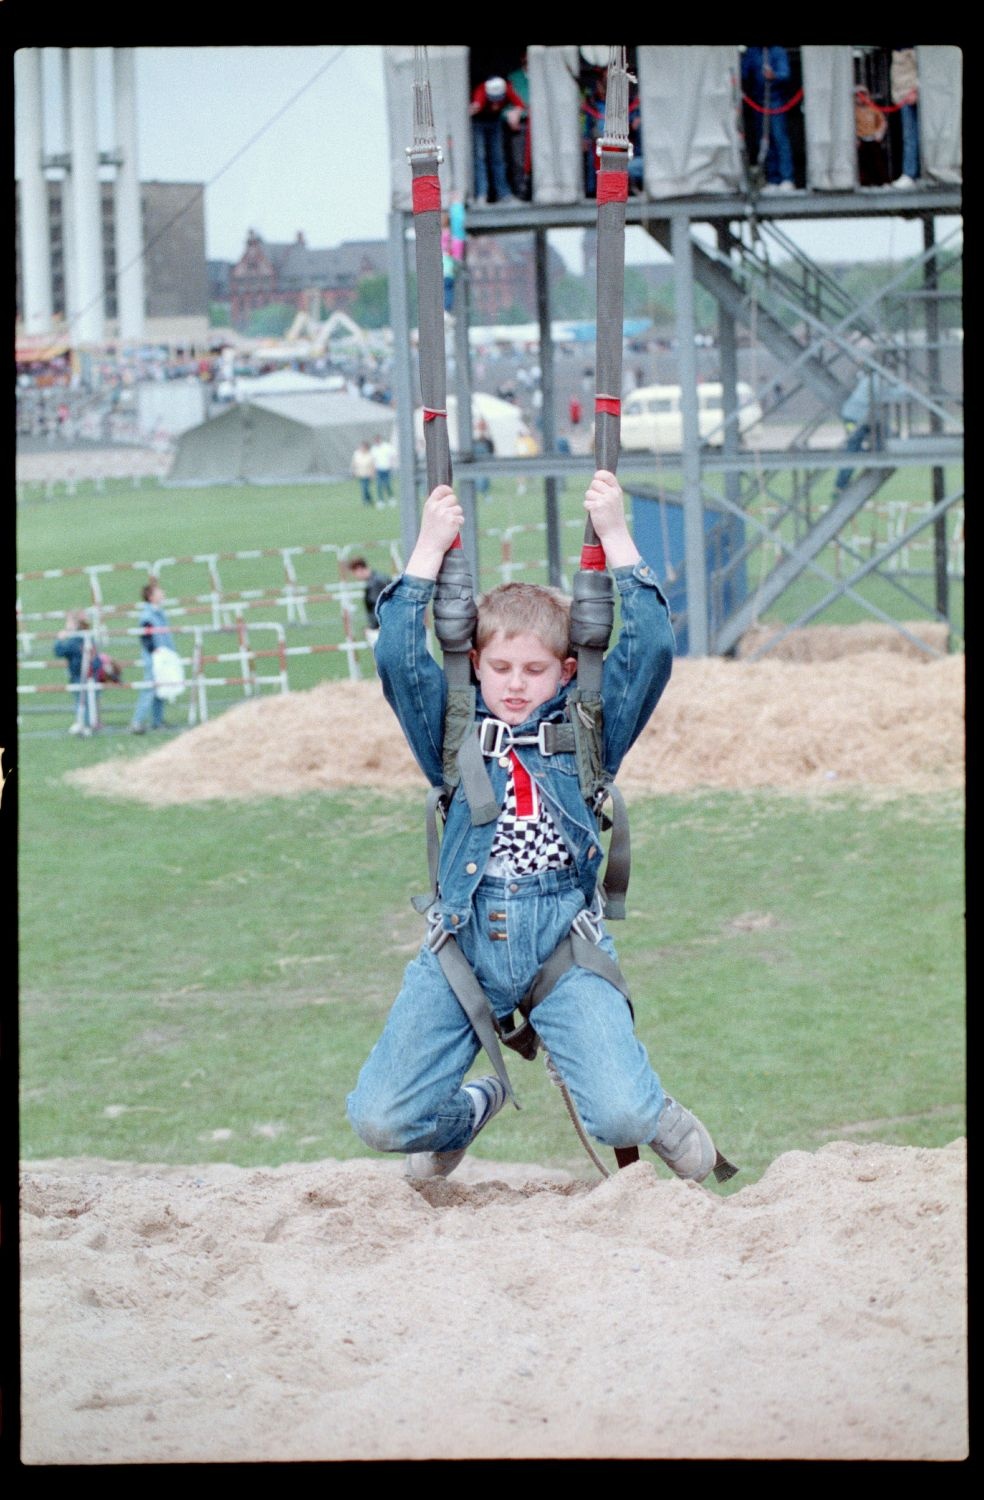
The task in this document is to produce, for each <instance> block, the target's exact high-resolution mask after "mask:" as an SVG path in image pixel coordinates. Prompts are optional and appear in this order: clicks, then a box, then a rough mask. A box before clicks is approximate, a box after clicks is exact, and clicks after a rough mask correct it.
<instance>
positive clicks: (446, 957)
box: [436, 935, 520, 1109]
mask: <svg viewBox="0 0 984 1500" xmlns="http://www.w3.org/2000/svg"><path fill="white" fill-rule="evenodd" d="M436 957H437V961H438V963H439V964H440V965H441V971H442V973H443V974H444V977H445V979H446V980H447V982H448V984H449V985H450V986H451V988H452V989H453V990H454V993H455V996H456V998H457V1001H458V1004H459V1005H460V1006H461V1008H462V1010H463V1011H464V1013H465V1015H466V1016H467V1017H468V1019H469V1021H470V1022H471V1024H472V1026H473V1027H474V1028H475V1035H476V1036H477V1037H478V1039H479V1041H480V1042H481V1044H482V1046H483V1047H484V1048H485V1050H486V1052H487V1053H488V1055H489V1059H490V1061H491V1063H492V1066H493V1067H494V1068H495V1071H496V1073H497V1074H498V1077H499V1081H500V1083H501V1084H502V1087H503V1088H504V1089H505V1091H506V1093H507V1094H508V1095H509V1097H510V1099H511V1100H512V1102H513V1104H515V1106H516V1108H517V1109H519V1108H520V1104H519V1100H518V1099H517V1098H516V1095H515V1094H514V1093H513V1086H512V1084H511V1083H510V1082H509V1074H508V1073H507V1072H506V1064H505V1061H504V1060H503V1056H502V1049H501V1048H500V1046H499V1038H498V1036H497V1035H496V1030H495V1018H494V1015H493V1012H492V1007H491V1005H490V1004H489V1000H488V996H487V995H486V993H485V991H484V990H483V989H482V986H481V985H480V984H479V982H478V980H477V979H476V977H475V971H474V969H473V968H472V966H471V964H470V963H469V962H468V960H467V959H466V958H465V956H464V954H463V953H462V951H461V949H460V948H459V947H458V944H457V943H456V942H455V940H454V938H453V937H452V936H450V935H449V936H448V937H447V938H446V940H445V941H444V942H443V943H442V944H441V946H440V947H439V948H438V949H437V951H436Z"/></svg>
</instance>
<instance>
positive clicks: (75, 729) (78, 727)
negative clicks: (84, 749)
mask: <svg viewBox="0 0 984 1500" xmlns="http://www.w3.org/2000/svg"><path fill="white" fill-rule="evenodd" d="M84 727H85V726H84V725H83V724H80V723H79V721H78V719H76V720H75V721H74V723H72V724H69V726H68V732H69V734H81V733H82V730H83V728H84Z"/></svg>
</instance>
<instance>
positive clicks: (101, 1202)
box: [22, 1141, 968, 1464]
mask: <svg viewBox="0 0 984 1500" xmlns="http://www.w3.org/2000/svg"><path fill="white" fill-rule="evenodd" d="M965 1165H966V1163H965V1143H964V1142H963V1141H955V1142H953V1144H952V1145H950V1146H948V1147H946V1148H945V1149H943V1150H922V1149H916V1148H912V1147H895V1146H884V1145H858V1144H851V1143H848V1142H845V1141H839V1142H835V1143H833V1144H830V1145H827V1146H824V1147H822V1148H821V1149H820V1150H819V1151H817V1152H815V1153H807V1152H791V1153H789V1154H787V1155H784V1156H781V1157H779V1158H778V1160H776V1161H775V1162H774V1163H773V1164H772V1166H771V1167H770V1169H769V1170H768V1171H767V1173H766V1174H765V1176H764V1177H763V1178H762V1179H761V1180H760V1181H759V1182H756V1183H754V1184H752V1185H750V1186H749V1187H747V1188H744V1189H743V1190H741V1191H740V1192H737V1193H735V1194H733V1195H732V1196H730V1197H728V1198H722V1197H720V1196H718V1195H717V1194H716V1193H715V1191H714V1190H713V1189H710V1190H708V1189H705V1188H702V1187H697V1186H695V1185H694V1184H686V1183H680V1182H677V1181H676V1180H675V1179H672V1178H669V1177H667V1176H663V1175H661V1174H662V1172H663V1169H662V1168H659V1169H658V1171H657V1169H656V1168H655V1167H654V1166H652V1165H650V1164H649V1163H648V1162H640V1163H638V1164H636V1165H635V1166H633V1167H630V1168H628V1169H627V1170H626V1171H624V1172H620V1173H618V1174H616V1175H615V1176H614V1177H612V1178H611V1179H610V1180H608V1181H607V1182H602V1181H600V1180H599V1181H597V1183H596V1184H591V1183H586V1182H580V1181H575V1180H574V1179H572V1178H570V1177H567V1176H566V1175H565V1174H564V1173H562V1172H545V1171H542V1170H541V1169H538V1168H522V1167H515V1166H514V1167H507V1166H502V1165H500V1164H496V1163H491V1162H482V1161H480V1160H479V1159H478V1158H477V1157H472V1158H470V1159H468V1160H466V1162H465V1163H464V1165H463V1167H462V1168H461V1170H460V1177H459V1176H458V1175H456V1176H455V1177H454V1178H453V1179H451V1180H450V1181H448V1182H437V1183H431V1184H427V1185H425V1186H423V1187H414V1186H411V1185H410V1184H409V1183H407V1182H405V1181H404V1180H403V1179H402V1177H401V1176H400V1174H399V1168H398V1166H397V1165H396V1164H394V1163H389V1162H377V1161H371V1162H367V1161H348V1162H335V1161H325V1162H321V1163H318V1164H316V1165H304V1166H296V1165H294V1166H283V1167H280V1168H277V1169H276V1170H247V1169H242V1168H237V1167H231V1166H225V1167H186V1168H177V1167H172V1168H154V1167H136V1166H130V1165H126V1164H119V1163H117V1164H114V1163H104V1162H49V1163H41V1162H35V1163H32V1164H30V1165H29V1167H28V1168H27V1170H26V1171H25V1174H24V1178H23V1230H22V1235H23V1246H22V1249H23V1312H22V1318H23V1325H22V1342H23V1375H22V1379H23V1457H24V1460H25V1461H26V1462H27V1463H29V1464H58V1463H62V1464H101V1463H133V1464H149V1463H174V1462H182V1461H186V1462H217V1461H226V1462H240V1463H242V1462H260V1461H262V1460H282V1461H285V1460H286V1461H289V1460H318V1459H322V1460H331V1459H393V1458H422V1459H426V1458H465V1457H472V1458H483V1457H544V1458H547V1457H556V1458H579V1457H602V1458H603V1457H635V1458H661V1457H665V1458H670V1457H672V1458H690V1457H694V1458H716V1457H724V1458H727V1457H738V1458H759V1457H766V1458H789V1459H795V1458H822V1459H893V1460H900V1459H903V1460H904V1459H923V1460H925V1459H935V1460H957V1459H960V1458H962V1457H964V1456H965V1454H966V1452H967V1441H968V1439H967V1422H968V1416H967V1390H966V1328H965V1323H966V1317H965V1296H966V1287H965Z"/></svg>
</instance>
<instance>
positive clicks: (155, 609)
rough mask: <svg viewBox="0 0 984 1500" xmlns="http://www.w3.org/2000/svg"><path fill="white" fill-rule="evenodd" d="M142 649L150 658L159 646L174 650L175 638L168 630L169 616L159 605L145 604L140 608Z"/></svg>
mask: <svg viewBox="0 0 984 1500" xmlns="http://www.w3.org/2000/svg"><path fill="white" fill-rule="evenodd" d="M139 624H140V630H141V636H140V649H141V650H142V651H143V653H144V655H145V656H147V657H149V656H150V654H151V652H153V651H156V650H157V648H158V646H167V647H168V648H169V650H171V651H173V650H174V637H173V636H172V634H171V632H170V631H169V630H168V629H167V624H168V619H167V615H166V614H165V613H164V611H163V610H162V609H161V607H160V605H158V604H148V603H144V604H143V605H141V608H140V620H139Z"/></svg>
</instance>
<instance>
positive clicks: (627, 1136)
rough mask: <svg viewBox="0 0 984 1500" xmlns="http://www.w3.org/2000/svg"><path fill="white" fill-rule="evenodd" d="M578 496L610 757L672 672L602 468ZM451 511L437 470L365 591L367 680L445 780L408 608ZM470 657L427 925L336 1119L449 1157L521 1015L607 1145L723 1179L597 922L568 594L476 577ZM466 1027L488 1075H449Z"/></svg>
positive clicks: (433, 708) (470, 1136) (430, 584)
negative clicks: (398, 556)
mask: <svg viewBox="0 0 984 1500" xmlns="http://www.w3.org/2000/svg"><path fill="white" fill-rule="evenodd" d="M585 508H586V510H587V512H588V514H589V517H590V520H591V522H592V523H593V526H594V530H595V532H596V534H597V537H598V539H599V542H600V545H601V547H602V548H603V549H604V555H605V561H606V563H607V565H608V567H609V568H610V569H611V571H612V573H613V575H614V578H615V583H616V586H617V588H618V592H619V596H620V605H621V633H620V636H619V639H618V642H617V644H616V645H615V647H614V648H613V649H612V650H611V651H609V652H608V654H607V656H606V657H605V659H604V667H603V676H602V707H603V720H602V722H603V737H602V760H603V771H604V773H605V775H606V777H611V776H614V774H615V772H616V771H617V770H618V767H619V765H620V763H621V761H622V759H623V757H624V756H625V754H626V752H627V751H628V749H629V747H630V746H631V745H632V744H633V742H634V741H635V740H636V739H637V737H638V736H639V734H640V733H641V731H642V729H643V727H644V726H645V724H646V722H647V720H648V719H649V716H650V714H651V713H652V712H653V709H654V708H655V707H656V704H657V702H658V701H659V698H660V696H661V694H662V692H663V689H664V688H665V686H666V683H667V681H668V679H669V676H670V668H671V662H672V654H673V632H672V628H671V625H670V617H669V610H668V607H667V604H666V600H665V599H664V597H663V595H662V593H661V591H660V589H659V587H658V585H657V582H656V579H655V577H654V575H653V573H652V571H651V569H650V568H649V567H648V566H647V565H646V564H645V563H644V562H643V561H642V559H641V557H640V555H639V552H638V550H637V548H636V546H635V543H634V542H633V540H632V537H631V534H630V532H629V529H628V526H627V523H626V518H625V510H624V505H623V499H622V491H621V489H620V487H619V484H618V482H617V480H616V479H615V477H614V475H613V474H612V473H610V472H608V471H607V470H604V469H599V470H598V471H597V472H596V473H595V475H594V478H593V480H592V482H591V485H590V487H589V488H588V490H587V493H586V497H585ZM462 522H463V511H462V509H461V507H460V505H459V504H458V500H457V498H456V496H455V494H454V492H453V490H452V489H451V488H450V487H449V486H448V485H442V484H439V485H437V486H436V487H435V488H434V490H433V491H432V493H431V494H430V496H429V498H428V500H427V502H426V504H425V506H424V510H423V517H422V521H421V526H420V533H419V536H418V538H417V542H416V545H415V547H414V550H413V553H412V555H411V557H410V559H409V561H408V563H407V567H406V571H405V572H404V573H403V574H402V575H401V576H400V577H399V578H397V579H395V580H394V581H393V582H392V583H391V584H390V585H389V587H388V588H387V589H386V590H385V591H384V592H383V593H382V595H381V596H380V599H379V602H378V605H377V613H378V618H379V626H380V630H379V639H378V641H377V643H376V666H377V669H378V671H379V675H380V678H381V679H382V684H383V692H384V694H385V696H386V699H387V702H388V703H389V704H390V706H391V707H392V708H393V710H394V712H395V713H396V715H397V718H398V719H399V721H400V724H401V727H402V728H403V731H404V733H405V735H406V737H407V740H408V741H409V744H410V747H411V749H412V751H413V753H414V756H415V757H416V760H417V762H418V764H419V765H420V767H421V770H422V771H423V772H424V774H425V775H426V777H427V778H428V780H429V781H430V782H431V784H432V786H433V787H434V788H435V789H439V788H441V787H442V784H445V785H446V777H445V769H444V764H443V759H442V749H443V739H444V734H445V707H446V703H447V685H446V679H445V674H444V673H443V672H442V670H441V668H440V667H439V665H438V664H437V662H436V661H435V659H434V658H433V657H432V656H431V654H430V652H429V651H428V649H427V643H426V635H425V624H424V616H425V612H426V610H427V608H428V605H429V604H430V602H431V599H432V596H433V594H434V589H435V581H436V580H437V578H438V574H439V571H440V569H441V563H442V560H443V559H444V555H445V552H446V551H447V550H448V548H449V547H451V546H452V544H453V543H454V542H455V540H456V538H457V536H458V532H459V530H460V527H461V525H462ZM471 662H472V667H473V671H474V676H475V678H476V680H477V684H478V696H477V699H476V715H475V719H476V727H475V728H474V729H470V730H469V732H468V733H467V734H466V735H465V736H464V739H463V743H462V749H461V752H460V754H459V765H460V767H461V780H460V781H459V783H458V785H457V786H456V787H455V789H454V792H453V795H451V796H450V800H449V801H447V803H446V821H445V826H444V834H443V839H442V841H441V845H440V859H439V866H438V869H437V886H436V891H435V892H434V898H433V901H432V904H430V906H429V909H428V912H427V915H428V921H429V924H430V931H429V935H428V939H427V941H426V942H425V943H424V946H423V947H422V949H421V951H420V953H419V954H418V956H417V957H416V958H415V959H414V960H413V961H412V962H411V963H410V964H409V965H408V967H407V970H406V973H405V976H404V982H403V987H402V989H401V991H400V994H399V995H398V996H397V999H396V1002H395V1004H394V1005H393V1008H392V1010H391V1012H390V1015H389V1018H388V1020H387V1022H386V1026H385V1028H384V1030H383V1033H382V1036H381V1037H380V1039H379V1041H378V1042H377V1043H376V1045H375V1047H374V1048H373V1050H372V1052H371V1053H370V1055H369V1058H368V1060H367V1061H366V1063H365V1065H364V1066H363V1068H362V1071H361V1073H360V1074H359V1079H358V1082H357V1084H356V1087H355V1089H354V1091H353V1093H352V1094H351V1095H350V1096H349V1099H348V1113H349V1119H350V1121H351V1123H352V1125H353V1127H354V1129H355V1130H356V1132H357V1134H358V1135H359V1136H360V1137H361V1139H362V1140H363V1141H364V1142H365V1143H366V1145H368V1146H371V1147H372V1148H374V1149H375V1150H378V1151H391V1152H402V1153H405V1154H406V1155H407V1173H408V1175H409V1176H410V1177H413V1178H428V1177H446V1176H447V1175H448V1174H449V1173H450V1172H452V1171H453V1170H454V1168H455V1167H457V1166H458V1164H459V1163H460V1162H461V1160H462V1158H463V1157H464V1155H465V1152H466V1151H467V1149H468V1147H469V1146H470V1145H471V1143H472V1141H473V1140H474V1139H475V1137H476V1135H477V1134H478V1132H479V1131H480V1130H481V1129H483V1127H484V1126H485V1125H487V1124H488V1122H489V1121H490V1120H491V1119H492V1117H493V1116H494V1115H495V1114H497V1113H498V1111H499V1110H500V1109H501V1108H502V1106H503V1104H504V1103H505V1102H506V1099H507V1098H508V1097H509V1092H510V1091H509V1088H508V1078H507V1077H506V1075H505V1070H504V1068H503V1067H501V1066H500V1060H499V1059H500V1057H501V1054H499V1053H498V1047H497V1043H496V1037H498V1038H501V1039H502V1040H505V1041H507V1042H509V1041H510V1038H511V1037H512V1038H515V1036H516V1035H517V1033H518V1032H522V1034H525V1035H527V1036H528V1039H529V1045H528V1046H527V1048H526V1050H525V1055H527V1056H532V1055H533V1052H534V1051H535V1048H536V1046H537V1045H538V1044H539V1045H542V1047H543V1048H544V1050H545V1052H546V1054H547V1057H548V1059H549V1065H550V1066H551V1067H552V1069H553V1070H555V1072H556V1074H558V1075H559V1077H560V1079H561V1081H562V1083H563V1084H564V1085H565V1086H566V1089H567V1091H568V1092H569V1094H570V1096H571V1097H572V1098H573V1101H574V1103H575V1105H576V1108H577V1111H578V1113H579V1115H580V1117H581V1120H582V1121H583V1123H584V1126H585V1127H586V1129H587V1131H588V1132H589V1133H590V1134H591V1135H592V1136H594V1137H595V1139H596V1140H597V1141H599V1142H600V1143H602V1144H603V1145H606V1146H610V1147H614V1148H616V1150H619V1149H622V1148H630V1147H636V1146H638V1145H640V1144H643V1143H648V1144H649V1145H650V1146H651V1147H652V1149H653V1150H654V1151H655V1152H656V1154H657V1155H658V1156H659V1157H660V1158H661V1159H662V1160H663V1161H664V1162H665V1163H666V1165H667V1166H668V1167H670V1168H671V1170H672V1171H673V1172H675V1173H676V1175H677V1176H678V1177H682V1178H689V1179H692V1180H694V1181H696V1182H702V1181H703V1180H704V1178H706V1177H707V1176H708V1175H709V1174H710V1173H711V1171H712V1170H714V1171H715V1174H716V1175H717V1176H718V1177H719V1179H722V1180H723V1178H724V1177H725V1176H730V1175H731V1172H732V1171H733V1170H734V1169H733V1168H731V1167H730V1164H727V1163H725V1164H724V1165H723V1167H722V1165H721V1164H722V1163H723V1158H722V1157H720V1156H719V1155H718V1153H717V1151H716V1148H715V1146H714V1144H713V1142H712V1140H711V1137H710V1135H709V1133H708V1131H707V1130H706V1128H705V1127H704V1125H702V1124H701V1122H700V1120H698V1119H697V1118H696V1116H695V1115H693V1114H692V1113H691V1112H690V1111H689V1110H687V1109H685V1108H684V1107H683V1106H682V1105H681V1104H679V1103H677V1102H676V1101H675V1100H674V1099H672V1098H670V1096H669V1095H668V1094H666V1093H664V1091H663V1088H662V1085H661V1083H660V1080H659V1078H658V1077H657V1075H656V1073H655V1072H654V1071H653V1069H652V1067H651V1065H650V1063H649V1059H648V1056H647V1053H646V1049H645V1047H644V1046H643V1045H642V1043H641V1042H640V1041H639V1040H638V1038H637V1037H636V1035H635V1031H634V1027H633V1016H632V1011H631V1008H630V1005H629V1002H628V998H627V990H626V988H625V985H624V980H623V979H622V976H621V973H620V971H619V969H618V966H617V959H616V956H615V949H614V946H613V944H612V942H611V939H610V938H609V937H608V936H607V934H606V932H605V929H604V924H603V920H602V904H603V900H602V895H601V892H600V890H599V883H600V874H601V872H600V865H601V863H602V853H601V841H600V833H599V822H598V816H597V813H596V810H595V809H593V808H592V807H591V806H589V805H588V804H587V803H586V802H585V798H584V794H583V792H582V789H581V781H580V778H579V774H578V764H577V756H576V754H575V752H574V747H573V745H572V742H571V729H570V709H571V704H570V703H569V701H568V700H569V699H570V696H571V694H572V692H573V690H574V689H575V688H576V686H577V679H576V675H575V674H576V669H577V660H576V658H575V657H574V656H573V655H572V654H571V647H570V614H569V602H568V601H567V600H566V599H565V598H564V596H563V595H561V594H560V593H559V591H556V590H553V589H549V588H543V587H540V586H538V585H534V584H525V583H513V584H505V585H503V586H502V587H500V588H497V589H493V590H492V591H491V592H490V593H489V594H487V595H486V596H484V598H482V599H480V600H479V603H478V622H477V628H476V633H475V641H474V648H473V649H472V651H471ZM574 706H575V708H576V707H577V704H576V702H575V704H574ZM476 762H477V764H476ZM483 788H484V789H485V790H484V796H483ZM432 796H434V797H435V798H437V797H439V796H440V793H439V792H438V791H437V790H435V793H433V794H432ZM565 942H566V943H568V946H567V947H566V948H565ZM558 954H566V955H567V956H566V957H564V958H562V959H561V960H560V961H558ZM571 954H573V959H574V961H573V962H571V961H569V959H570V955H571ZM449 955H450V956H453V958H454V965H451V963H450V961H449ZM462 971H463V972H462ZM449 975H450V976H451V977H450V979H449ZM483 992H484V995H483ZM476 996H477V1000H476ZM483 1005H484V1006H485V1008H486V1011H487V1009H488V1007H489V1006H490V1007H491V1011H492V1012H493V1013H494V1017H495V1021H494V1034H493V1036H492V1037H491V1040H490V1039H488V1037H487V1035H485V1034H483V1035H482V1036H481V1039H480V1036H479V1031H481V1030H482V1029H483V1028H482V1025H481V1011H482V1006H483ZM517 1012H518V1013H519V1016H520V1021H519V1023H518V1024H517V1023H516V1013H517ZM470 1017H471V1018H470ZM476 1027H477V1028H478V1029H476ZM481 1044H484V1045H485V1046H486V1050H487V1051H488V1052H489V1053H490V1055H491V1056H492V1060H493V1063H494V1064H495V1066H496V1069H497V1073H498V1076H495V1075H490V1076H487V1077H482V1078H478V1079H476V1080H474V1081H472V1082H470V1083H468V1084H465V1085H464V1086H462V1084H463V1080H464V1078H465V1075H466V1073H467V1072H468V1069H469V1068H470V1067H471V1065H472V1063H473V1062H474V1060H475V1057H476V1055H477V1053H478V1050H479V1047H480V1045H481ZM510 1044H512V1045H515V1041H512V1042H511V1043H510ZM517 1050H523V1049H522V1048H518V1049H517Z"/></svg>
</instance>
